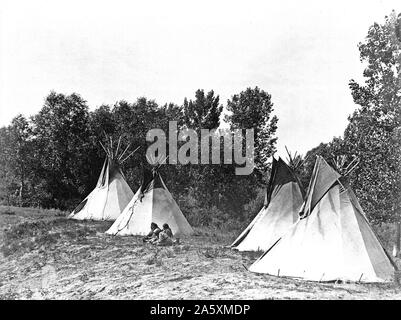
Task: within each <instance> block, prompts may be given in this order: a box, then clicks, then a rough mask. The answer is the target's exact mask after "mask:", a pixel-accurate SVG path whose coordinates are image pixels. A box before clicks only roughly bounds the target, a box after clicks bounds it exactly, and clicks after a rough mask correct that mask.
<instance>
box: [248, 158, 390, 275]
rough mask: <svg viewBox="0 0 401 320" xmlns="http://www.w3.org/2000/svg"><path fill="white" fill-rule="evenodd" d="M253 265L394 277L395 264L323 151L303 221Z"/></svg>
mask: <svg viewBox="0 0 401 320" xmlns="http://www.w3.org/2000/svg"><path fill="white" fill-rule="evenodd" d="M346 172H349V170H346ZM249 270H250V271H252V272H257V273H268V274H271V275H276V276H287V277H296V278H301V279H305V280H312V281H337V280H341V281H352V282H389V281H392V280H393V277H394V271H395V270H396V265H395V264H394V262H393V261H392V260H391V257H390V256H389V255H388V254H387V252H386V251H385V250H384V248H383V246H382V245H381V243H380V241H379V239H378V238H377V237H376V235H375V233H374V231H373V230H372V228H371V227H370V225H369V222H368V219H367V218H366V216H365V214H364V212H363V210H362V208H361V206H360V205H359V203H358V200H357V198H356V196H355V194H354V192H353V191H352V189H351V187H350V186H349V184H348V183H347V181H346V179H345V178H344V177H343V176H341V175H340V174H339V173H338V172H337V171H335V170H334V169H333V168H332V167H330V166H329V165H328V164H327V163H326V161H325V160H324V159H323V158H322V157H320V156H318V157H317V160H316V163H315V167H314V170H313V174H312V177H311V180H310V184H309V188H308V192H307V196H306V201H305V202H304V204H303V206H302V208H301V212H300V220H299V221H298V222H297V223H296V224H295V225H294V226H293V227H292V228H290V230H289V231H288V232H287V233H286V234H285V235H284V236H283V237H282V238H281V239H280V240H278V241H277V242H276V243H275V244H274V245H272V246H271V247H270V248H269V249H268V250H267V251H266V252H265V253H264V254H263V255H262V256H261V257H260V258H259V259H258V260H256V261H255V262H254V263H253V264H252V265H251V267H250V268H249Z"/></svg>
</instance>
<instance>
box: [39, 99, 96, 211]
mask: <svg viewBox="0 0 401 320" xmlns="http://www.w3.org/2000/svg"><path fill="white" fill-rule="evenodd" d="M32 123H33V137H34V139H35V151H36V154H35V159H36V160H37V161H36V165H37V167H36V170H35V174H36V175H37V180H38V181H43V184H42V185H41V191H42V192H44V193H46V194H48V198H47V199H46V200H44V201H43V203H41V205H42V206H45V207H49V206H54V207H58V208H62V209H63V208H66V207H69V206H70V205H71V203H76V201H77V199H79V198H80V197H81V194H82V193H87V192H88V191H89V190H88V184H89V183H88V182H89V181H91V178H90V177H91V176H92V175H93V174H94V172H92V170H93V168H91V161H90V159H91V155H90V152H89V151H90V150H91V149H92V144H91V140H90V127H89V113H88V107H87V105H86V101H85V100H83V99H82V98H81V97H80V96H79V95H77V94H75V93H73V94H71V95H69V96H66V95H64V94H60V93H56V92H51V93H50V94H49V95H48V96H47V98H46V100H45V104H44V106H43V108H42V109H41V110H40V112H39V113H38V114H37V115H36V116H34V117H33V118H32Z"/></svg>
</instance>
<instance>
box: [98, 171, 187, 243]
mask: <svg viewBox="0 0 401 320" xmlns="http://www.w3.org/2000/svg"><path fill="white" fill-rule="evenodd" d="M158 167H159V165H154V167H153V170H152V171H151V170H149V169H145V170H144V174H143V181H142V184H141V187H140V188H139V190H138V191H137V192H136V194H135V195H134V197H133V198H132V199H131V201H130V202H129V204H128V205H127V206H126V208H125V209H124V211H123V212H122V214H121V215H120V216H119V217H118V218H117V220H116V221H115V222H114V223H113V225H112V226H111V227H110V229H109V230H107V231H106V233H107V234H111V235H146V234H147V233H148V232H149V231H150V224H151V222H155V223H157V224H158V225H159V227H161V226H162V225H163V224H164V223H167V224H168V225H169V226H170V228H171V230H172V232H173V234H174V236H180V235H190V234H192V233H193V230H192V227H191V226H190V225H189V223H188V221H187V219H186V218H185V217H184V215H183V213H182V212H181V210H180V208H179V207H178V205H177V203H176V202H175V201H174V199H173V197H172V195H171V193H170V192H169V191H168V189H167V187H166V185H165V184H164V182H163V179H162V177H161V176H160V173H159V171H158Z"/></svg>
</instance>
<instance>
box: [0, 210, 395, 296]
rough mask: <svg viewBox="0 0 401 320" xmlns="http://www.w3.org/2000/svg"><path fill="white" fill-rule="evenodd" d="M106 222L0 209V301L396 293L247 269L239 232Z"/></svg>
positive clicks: (249, 257)
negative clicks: (169, 243)
mask: <svg viewBox="0 0 401 320" xmlns="http://www.w3.org/2000/svg"><path fill="white" fill-rule="evenodd" d="M109 226H110V223H107V222H81V221H75V220H67V219H66V218H65V213H63V212H60V211H56V210H55V211H46V210H39V209H26V208H24V209H20V208H8V207H0V251H1V252H0V299H156V298H157V299H401V287H399V286H398V285H396V284H334V283H314V282H307V281H301V280H293V279H286V278H277V277H272V276H268V275H258V274H254V273H251V272H248V271H247V270H246V268H245V267H247V266H249V265H250V264H251V263H252V262H253V261H254V260H255V259H256V258H257V257H258V254H257V253H253V254H249V253H248V254H246V253H239V252H235V251H232V250H230V249H228V248H226V246H227V245H229V244H230V243H231V242H232V241H233V240H234V239H235V237H236V235H237V232H232V233H231V234H228V233H220V232H217V231H215V230H206V229H197V230H196V235H195V236H193V237H191V238H188V239H181V240H182V243H181V244H180V245H177V246H174V247H166V248H158V247H154V246H152V245H149V244H143V243H142V242H141V239H140V238H138V237H112V236H107V235H105V234H104V231H105V230H106V229H107V228H108V227H109Z"/></svg>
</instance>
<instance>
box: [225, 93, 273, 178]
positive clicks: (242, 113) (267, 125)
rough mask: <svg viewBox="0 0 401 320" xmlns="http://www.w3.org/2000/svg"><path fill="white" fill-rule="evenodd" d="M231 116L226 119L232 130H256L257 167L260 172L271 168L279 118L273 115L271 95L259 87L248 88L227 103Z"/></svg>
mask: <svg viewBox="0 0 401 320" xmlns="http://www.w3.org/2000/svg"><path fill="white" fill-rule="evenodd" d="M227 110H228V111H229V112H231V114H229V115H227V116H226V117H225V119H226V121H227V122H228V123H229V124H230V127H231V129H232V130H233V129H254V137H255V166H256V169H258V170H259V171H260V172H264V171H266V169H267V168H268V167H269V165H268V162H269V160H268V159H269V157H271V156H272V155H273V154H274V152H275V151H276V147H275V144H276V141H277V138H276V137H275V133H276V130H277V122H278V118H277V116H275V115H272V112H273V103H272V101H271V95H270V94H268V93H267V92H266V91H264V90H261V89H259V88H258V87H255V88H254V89H252V88H247V89H246V90H245V91H242V92H240V93H239V94H235V95H234V96H232V98H231V99H230V100H228V101H227Z"/></svg>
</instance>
